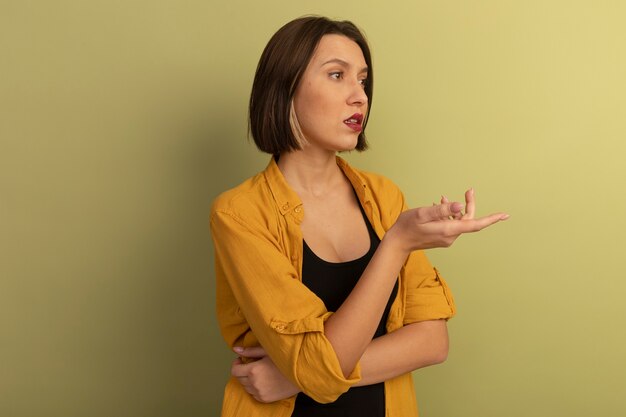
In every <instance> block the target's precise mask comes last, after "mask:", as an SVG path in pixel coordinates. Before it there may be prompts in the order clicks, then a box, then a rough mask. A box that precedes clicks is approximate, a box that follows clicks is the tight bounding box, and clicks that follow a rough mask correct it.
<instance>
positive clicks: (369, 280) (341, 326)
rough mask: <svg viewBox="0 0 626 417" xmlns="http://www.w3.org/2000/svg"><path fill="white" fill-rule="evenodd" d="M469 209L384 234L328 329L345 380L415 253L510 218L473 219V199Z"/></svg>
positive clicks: (403, 221) (452, 207)
mask: <svg viewBox="0 0 626 417" xmlns="http://www.w3.org/2000/svg"><path fill="white" fill-rule="evenodd" d="M466 196H468V194H466ZM471 197H473V196H471ZM467 203H468V204H467V213H466V214H465V215H463V216H462V217H463V218H460V215H461V214H462V209H463V205H462V204H461V203H449V202H446V203H442V204H440V205H436V206H431V207H421V208H416V209H411V210H406V211H404V212H402V213H401V214H400V216H399V217H398V219H397V220H396V222H395V224H394V225H393V226H392V227H391V229H390V230H389V231H388V232H387V233H386V234H385V236H384V238H383V239H382V241H381V243H380V245H379V246H378V249H377V251H376V253H375V254H374V256H373V257H372V260H371V261H370V263H369V264H368V266H367V268H366V269H365V271H364V272H363V275H362V276H361V278H360V279H359V282H358V283H357V285H356V286H355V287H354V289H353V290H352V292H351V293H350V295H349V296H348V298H346V300H345V301H344V302H343V304H342V305H341V307H340V308H339V309H338V310H337V312H336V313H335V314H333V315H332V316H331V317H330V318H329V319H328V320H327V321H326V323H325V326H324V332H325V334H326V336H327V337H328V340H329V341H330V343H331V344H332V346H333V348H334V350H335V353H336V354H337V357H338V359H339V363H340V364H341V369H342V371H343V373H344V375H349V374H350V372H352V370H353V369H354V367H355V365H356V363H357V362H358V360H359V359H360V358H361V356H362V355H363V353H364V352H365V350H366V348H367V347H368V345H369V344H370V342H371V341H372V337H373V335H374V332H375V330H376V326H377V325H378V322H379V321H380V317H381V316H382V313H383V310H384V308H385V305H386V303H387V300H388V299H389V294H390V293H391V289H392V287H393V285H394V284H395V280H396V278H397V276H398V274H399V272H400V269H401V268H402V265H403V264H404V262H405V261H406V259H407V257H408V255H409V254H410V253H411V252H412V251H415V250H420V249H429V248H437V247H448V246H450V245H451V244H452V243H453V242H454V240H456V239H457V238H458V237H459V236H460V235H461V234H463V233H468V232H476V231H479V230H482V229H484V228H485V227H488V226H490V225H492V224H494V223H496V222H498V221H500V220H504V219H506V218H507V217H508V216H507V215H505V214H503V213H497V214H492V215H490V216H485V217H482V218H479V219H474V202H473V198H469V199H468V200H467ZM450 218H456V219H458V220H450Z"/></svg>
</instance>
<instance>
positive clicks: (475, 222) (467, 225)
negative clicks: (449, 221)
mask: <svg viewBox="0 0 626 417" xmlns="http://www.w3.org/2000/svg"><path fill="white" fill-rule="evenodd" d="M508 218H509V215H508V214H506V213H494V214H490V215H489V216H485V217H481V218H479V219H468V220H463V221H462V222H458V223H454V225H455V227H456V228H457V229H456V230H457V231H458V232H459V233H473V232H478V231H480V230H483V229H485V228H487V227H489V226H491V225H492V224H495V223H498V222H499V221H502V220H506V219H508Z"/></svg>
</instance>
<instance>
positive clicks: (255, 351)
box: [233, 346, 267, 358]
mask: <svg viewBox="0 0 626 417" xmlns="http://www.w3.org/2000/svg"><path fill="white" fill-rule="evenodd" d="M233 350H234V351H235V353H237V354H238V355H239V356H244V357H246V358H263V357H265V356H267V352H265V349H263V346H253V347H247V348H244V347H241V346H235V347H234V348H233Z"/></svg>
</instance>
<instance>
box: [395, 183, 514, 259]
mask: <svg viewBox="0 0 626 417" xmlns="http://www.w3.org/2000/svg"><path fill="white" fill-rule="evenodd" d="M465 209H466V210H465V213H463V204H462V203H459V202H452V203H451V202H449V201H448V199H447V198H446V197H442V198H441V204H437V205H433V206H431V207H418V208H414V209H410V210H406V211H404V212H402V213H401V214H400V216H398V219H397V220H396V222H395V224H394V225H393V226H392V227H391V228H390V229H389V231H388V232H387V234H386V235H385V237H384V239H387V240H393V242H394V244H395V245H398V247H399V248H400V249H401V250H404V251H406V252H407V254H408V253H410V252H412V251H414V250H419V249H430V248H446V247H449V246H450V245H452V243H454V241H455V240H456V239H457V238H458V237H459V236H460V235H462V234H463V233H471V232H478V231H480V230H482V229H484V228H486V227H489V226H491V225H492V224H494V223H497V222H499V221H501V220H506V219H508V218H509V215H508V214H506V213H494V214H490V215H489V216H485V217H480V218H478V219H475V218H474V214H475V211H476V200H475V198H474V190H473V189H469V190H467V191H466V192H465Z"/></svg>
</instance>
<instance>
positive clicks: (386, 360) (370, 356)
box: [356, 320, 448, 386]
mask: <svg viewBox="0 0 626 417" xmlns="http://www.w3.org/2000/svg"><path fill="white" fill-rule="evenodd" d="M447 357H448V327H447V323H446V321H445V320H428V321H421V322H417V323H411V324H408V325H406V326H404V327H401V328H399V329H398V330H395V331H393V332H391V333H388V334H386V335H384V336H381V337H378V338H376V339H373V340H372V341H371V342H370V344H369V345H368V346H367V349H366V350H365V353H364V354H363V356H362V357H361V380H360V381H359V382H358V383H357V384H356V386H363V385H371V384H376V383H378V382H383V381H386V380H388V379H391V378H395V377H397V376H399V375H403V374H406V373H408V372H411V371H414V370H416V369H419V368H425V367H427V366H430V365H436V364H438V363H442V362H444V361H445V360H446V358H447Z"/></svg>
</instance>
